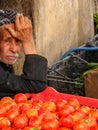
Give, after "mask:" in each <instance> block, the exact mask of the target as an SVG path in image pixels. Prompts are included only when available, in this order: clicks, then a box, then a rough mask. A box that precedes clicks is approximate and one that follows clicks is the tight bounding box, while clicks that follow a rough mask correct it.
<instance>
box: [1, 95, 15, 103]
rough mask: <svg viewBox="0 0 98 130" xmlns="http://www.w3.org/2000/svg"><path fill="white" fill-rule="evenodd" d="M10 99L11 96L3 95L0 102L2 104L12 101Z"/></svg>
mask: <svg viewBox="0 0 98 130" xmlns="http://www.w3.org/2000/svg"><path fill="white" fill-rule="evenodd" d="M12 101H13V99H12V98H11V97H9V96H5V97H3V98H1V100H0V104H4V103H6V102H12Z"/></svg>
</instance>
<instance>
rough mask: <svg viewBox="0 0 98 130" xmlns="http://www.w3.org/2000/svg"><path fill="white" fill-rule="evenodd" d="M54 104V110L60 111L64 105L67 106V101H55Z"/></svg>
mask: <svg viewBox="0 0 98 130" xmlns="http://www.w3.org/2000/svg"><path fill="white" fill-rule="evenodd" d="M55 104H56V109H57V110H61V109H62V108H63V107H64V106H65V104H67V101H66V100H64V99H60V100H57V101H56V103H55Z"/></svg>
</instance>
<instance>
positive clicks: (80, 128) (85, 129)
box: [73, 122, 90, 130]
mask: <svg viewBox="0 0 98 130" xmlns="http://www.w3.org/2000/svg"><path fill="white" fill-rule="evenodd" d="M73 130H90V127H89V126H88V125H87V124H86V123H79V122H77V123H75V124H74V126H73Z"/></svg>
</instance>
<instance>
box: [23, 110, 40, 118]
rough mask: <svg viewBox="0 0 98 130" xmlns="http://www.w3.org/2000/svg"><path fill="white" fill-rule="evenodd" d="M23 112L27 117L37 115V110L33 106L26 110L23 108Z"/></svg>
mask: <svg viewBox="0 0 98 130" xmlns="http://www.w3.org/2000/svg"><path fill="white" fill-rule="evenodd" d="M24 113H25V114H26V115H27V117H28V118H30V117H32V116H38V111H37V110H36V109H33V108H29V109H28V110H25V111H24Z"/></svg>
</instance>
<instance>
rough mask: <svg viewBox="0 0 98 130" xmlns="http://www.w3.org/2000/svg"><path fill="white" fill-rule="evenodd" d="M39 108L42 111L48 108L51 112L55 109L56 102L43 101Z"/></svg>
mask: <svg viewBox="0 0 98 130" xmlns="http://www.w3.org/2000/svg"><path fill="white" fill-rule="evenodd" d="M41 110H42V111H46V110H49V111H51V112H55V111H56V104H55V103H54V102H52V101H46V102H43V103H42V105H41Z"/></svg>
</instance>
